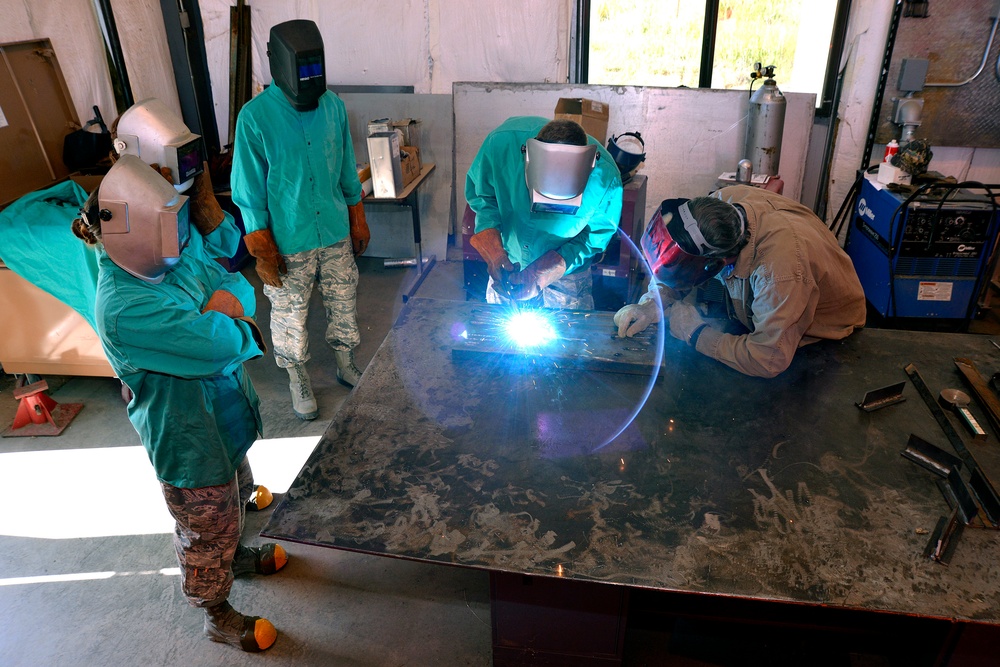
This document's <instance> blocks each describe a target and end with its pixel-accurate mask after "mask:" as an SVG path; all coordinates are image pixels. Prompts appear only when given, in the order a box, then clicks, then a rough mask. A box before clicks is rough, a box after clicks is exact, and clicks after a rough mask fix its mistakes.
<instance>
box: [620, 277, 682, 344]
mask: <svg viewBox="0 0 1000 667" xmlns="http://www.w3.org/2000/svg"><path fill="white" fill-rule="evenodd" d="M653 289H656V290H657V291H658V292H659V293H660V304H658V303H657V302H656V297H655V296H654V295H653V292H652V290H650V291H648V292H646V293H645V294H643V295H642V296H641V297H640V298H639V302H638V303H630V304H629V305H627V306H623V307H622V308H620V309H619V310H618V312H617V313H615V324H617V325H618V337H619V338H631V337H632V336H634V335H636V334H637V333H640V332H642V331H645V330H646V328H647V327H648V326H649V325H650V324H655V323H657V322H659V321H660V320H661V319H662V317H663V311H664V310H665V309H667V308H669V307H670V305H671V304H672V303H674V302H675V301H678V300H679V299H680V298H681V294H680V293H679V292H675V291H674V290H672V289H670V288H669V287H667V286H666V285H657V286H656V287H655V288H653ZM661 304H662V307H661Z"/></svg>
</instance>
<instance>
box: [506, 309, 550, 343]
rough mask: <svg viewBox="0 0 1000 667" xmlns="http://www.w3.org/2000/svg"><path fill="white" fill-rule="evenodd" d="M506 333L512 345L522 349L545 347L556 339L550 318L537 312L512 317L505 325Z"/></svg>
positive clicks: (516, 314)
mask: <svg viewBox="0 0 1000 667" xmlns="http://www.w3.org/2000/svg"><path fill="white" fill-rule="evenodd" d="M504 333H505V334H506V336H507V339H508V340H509V341H510V342H511V343H513V344H514V345H516V346H517V347H519V348H522V349H524V348H528V347H539V346H541V345H545V344H546V343H548V342H550V341H552V340H554V339H555V337H556V331H555V329H554V328H553V327H552V322H551V321H549V318H547V317H545V316H544V315H542V314H541V313H538V312H535V311H522V312H519V313H514V314H513V315H511V316H510V318H508V320H507V322H506V323H505V324H504Z"/></svg>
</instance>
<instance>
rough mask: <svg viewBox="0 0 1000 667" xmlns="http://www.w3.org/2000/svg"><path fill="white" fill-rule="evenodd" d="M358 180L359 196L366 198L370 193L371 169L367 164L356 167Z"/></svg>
mask: <svg viewBox="0 0 1000 667" xmlns="http://www.w3.org/2000/svg"><path fill="white" fill-rule="evenodd" d="M358 180H359V181H361V196H362V197H367V196H368V195H370V194H371V193H372V190H373V189H374V187H375V186H374V185H373V184H372V168H371V167H370V166H369V165H367V164H359V165H358Z"/></svg>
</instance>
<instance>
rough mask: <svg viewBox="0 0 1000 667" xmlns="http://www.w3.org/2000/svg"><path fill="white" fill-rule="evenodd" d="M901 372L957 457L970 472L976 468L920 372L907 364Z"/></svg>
mask: <svg viewBox="0 0 1000 667" xmlns="http://www.w3.org/2000/svg"><path fill="white" fill-rule="evenodd" d="M903 370H904V371H905V372H906V374H907V376H909V378H910V381H911V382H912V383H913V386H914V387H915V388H916V390H917V393H918V394H920V398H922V399H924V403H926V404H927V407H928V408H929V409H930V411H931V415H932V416H933V417H934V420H935V421H936V422H937V423H938V425H939V426H940V427H941V430H942V431H944V434H945V437H947V438H948V442H949V443H951V446H952V447H953V448H954V449H955V452H956V453H957V454H958V456H959V457H960V458H961V459H962V460H963V461H965V464H966V466H967V467H968V468H969V469H970V470H973V469H975V468H977V467H978V465H977V464H976V462H975V459H973V458H972V453H971V452H970V451H969V448H968V447H966V446H965V442H963V441H962V436H960V435H959V434H958V431H956V430H955V427H954V426H952V425H951V422H950V421H948V415H946V414H945V413H944V410H942V409H941V406H940V405H938V404H937V401H936V400H935V399H934V394H932V393H931V390H930V389H928V388H927V383H926V382H924V379H923V378H922V377H921V376H920V372H919V371H918V370H917V367H916V366H915V365H913V364H907V365H906V367H905V368H904V369H903Z"/></svg>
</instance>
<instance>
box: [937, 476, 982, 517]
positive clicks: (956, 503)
mask: <svg viewBox="0 0 1000 667" xmlns="http://www.w3.org/2000/svg"><path fill="white" fill-rule="evenodd" d="M938 488H939V489H941V493H942V494H943V495H944V497H945V500H947V501H948V505H949V506H951V508H952V509H956V510H958V517H959V519H961V521H962V523H964V524H965V525H969V524H970V523H973V521H974V520H975V519H976V518H977V517H978V516H979V505H978V503H976V501H975V499H974V498H973V497H972V492H971V491H970V490H969V487H968V486H966V485H965V480H964V479H962V476H961V475H960V474H959V472H958V470H957V469H955V468H953V469H952V470H951V471H950V472H949V473H948V476H947V477H945V478H944V479H939V480H938ZM983 519H984V520H983V524H985V523H986V522H985V517H984V518H983ZM987 525H988V524H987Z"/></svg>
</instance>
